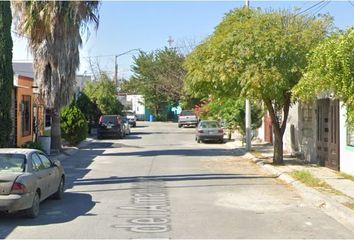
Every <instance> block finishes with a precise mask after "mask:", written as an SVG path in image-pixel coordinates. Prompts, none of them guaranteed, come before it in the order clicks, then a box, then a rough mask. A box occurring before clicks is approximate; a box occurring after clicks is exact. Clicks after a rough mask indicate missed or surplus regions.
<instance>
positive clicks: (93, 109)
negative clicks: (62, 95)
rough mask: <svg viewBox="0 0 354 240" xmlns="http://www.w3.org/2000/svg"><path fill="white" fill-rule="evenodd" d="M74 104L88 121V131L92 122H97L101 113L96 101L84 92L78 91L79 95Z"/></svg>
mask: <svg viewBox="0 0 354 240" xmlns="http://www.w3.org/2000/svg"><path fill="white" fill-rule="evenodd" d="M76 105H77V107H78V108H79V109H80V110H81V112H82V113H83V114H84V116H85V118H86V120H87V121H88V124H89V125H88V127H89V133H90V132H91V127H92V125H93V123H97V122H98V120H99V117H100V116H101V115H102V112H101V110H100V109H99V108H98V106H97V104H96V102H94V101H93V100H91V99H90V98H89V97H88V96H87V95H86V94H85V93H84V92H81V93H79V97H78V98H77V100H76Z"/></svg>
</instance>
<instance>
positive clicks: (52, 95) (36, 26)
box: [12, 0, 99, 151]
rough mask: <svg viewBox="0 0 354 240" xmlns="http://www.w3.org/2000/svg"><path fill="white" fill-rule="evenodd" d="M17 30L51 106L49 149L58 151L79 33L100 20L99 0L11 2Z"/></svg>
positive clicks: (76, 62) (44, 96) (77, 54)
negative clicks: (27, 49) (61, 119)
mask: <svg viewBox="0 0 354 240" xmlns="http://www.w3.org/2000/svg"><path fill="white" fill-rule="evenodd" d="M12 7H13V10H14V18H15V19H16V20H17V29H18V31H19V32H20V33H22V34H23V35H25V36H26V37H27V38H28V41H29V47H30V49H31V52H32V54H33V58H34V61H33V68H34V74H35V78H36V80H37V81H38V83H39V89H40V93H41V96H42V97H43V99H44V101H45V104H46V106H47V107H49V108H51V109H52V116H51V117H52V128H51V149H54V150H59V151H60V150H61V132H60V109H61V107H63V106H65V105H66V104H68V103H69V101H70V98H71V97H72V95H73V94H72V93H73V85H74V83H75V74H76V70H77V69H78V67H79V65H80V58H79V47H81V45H82V38H81V35H82V34H84V33H85V32H89V26H90V23H94V25H95V28H96V29H97V27H98V22H99V15H98V10H99V2H98V1H35V0H31V1H13V2H12Z"/></svg>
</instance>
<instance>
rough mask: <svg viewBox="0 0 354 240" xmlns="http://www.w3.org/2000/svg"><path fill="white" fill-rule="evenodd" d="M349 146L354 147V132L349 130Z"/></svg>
mask: <svg viewBox="0 0 354 240" xmlns="http://www.w3.org/2000/svg"><path fill="white" fill-rule="evenodd" d="M347 145H348V146H353V147H354V130H350V129H347Z"/></svg>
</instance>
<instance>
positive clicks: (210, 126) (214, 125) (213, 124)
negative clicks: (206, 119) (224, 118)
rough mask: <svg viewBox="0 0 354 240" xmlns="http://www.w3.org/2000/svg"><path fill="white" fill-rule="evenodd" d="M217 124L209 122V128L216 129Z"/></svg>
mask: <svg viewBox="0 0 354 240" xmlns="http://www.w3.org/2000/svg"><path fill="white" fill-rule="evenodd" d="M218 127H219V124H218V123H217V122H210V123H209V128H218Z"/></svg>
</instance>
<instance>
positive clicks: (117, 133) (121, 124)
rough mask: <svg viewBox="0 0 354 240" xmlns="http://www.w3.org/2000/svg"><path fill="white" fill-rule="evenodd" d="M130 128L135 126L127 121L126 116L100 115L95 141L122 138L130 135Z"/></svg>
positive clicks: (134, 123)
mask: <svg viewBox="0 0 354 240" xmlns="http://www.w3.org/2000/svg"><path fill="white" fill-rule="evenodd" d="M130 126H136V122H133V121H131V120H129V118H128V117H127V116H124V117H122V116H120V115H102V116H101V117H100V119H99V122H98V128H97V139H102V138H104V137H111V138H124V137H125V136H126V135H129V134H130Z"/></svg>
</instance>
